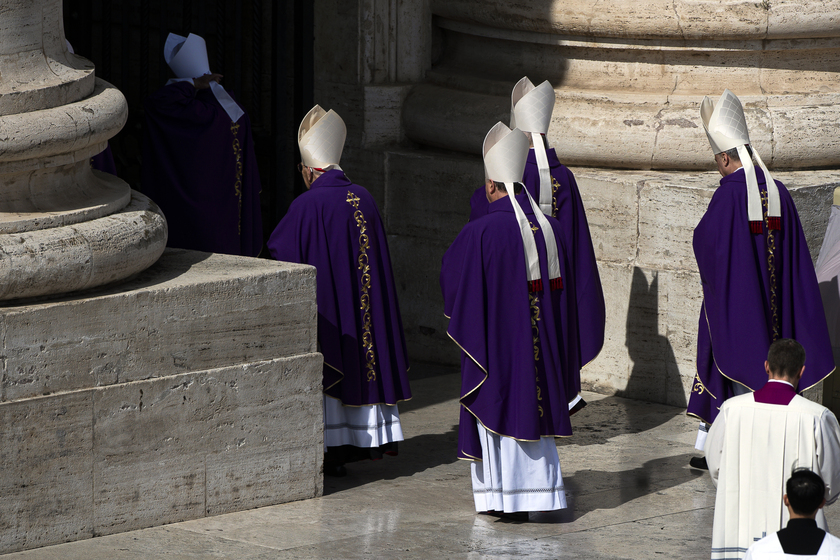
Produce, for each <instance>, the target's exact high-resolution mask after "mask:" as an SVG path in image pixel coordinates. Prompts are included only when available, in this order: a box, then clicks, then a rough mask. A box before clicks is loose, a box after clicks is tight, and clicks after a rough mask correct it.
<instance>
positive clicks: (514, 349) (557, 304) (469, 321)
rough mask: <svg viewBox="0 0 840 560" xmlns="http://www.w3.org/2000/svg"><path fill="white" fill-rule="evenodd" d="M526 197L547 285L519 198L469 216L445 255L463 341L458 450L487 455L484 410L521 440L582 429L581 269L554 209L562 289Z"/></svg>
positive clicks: (446, 287)
mask: <svg viewBox="0 0 840 560" xmlns="http://www.w3.org/2000/svg"><path fill="white" fill-rule="evenodd" d="M516 200H517V202H518V203H519V204H520V206H521V207H522V209H523V211H524V212H525V215H526V217H528V219H529V221H530V222H531V229H532V230H533V229H534V228H536V233H535V235H534V239H535V240H536V244H537V251H538V253H539V257H540V270H541V275H542V279H543V282H542V286H541V287H538V288H536V291H534V292H531V291H530V290H529V282H528V279H527V275H526V260H525V250H524V247H523V244H522V238H521V235H520V232H519V226H518V224H517V221H516V218H515V217H514V216H515V214H514V212H513V207H512V206H511V201H510V198H508V197H503V198H501V199H499V200H497V201H495V202H493V203H491V204H489V206H488V212H487V215H486V216H484V217H482V218H479V219H477V220H475V221H472V222H470V223H468V224H467V225H466V226H464V229H462V230H461V233H459V234H458V237H457V238H456V239H455V241H454V242H453V243H452V245H451V246H450V247H449V249H448V250H447V251H446V254H445V255H444V256H443V266H442V269H441V274H440V284H441V289H442V290H443V301H444V312H445V314H446V315H447V317H449V328H448V329H447V333H448V334H449V336H450V337H451V338H452V339H453V340H454V341H455V342H456V343H457V344H458V346H460V347H461V350H462V355H461V422H460V429H459V437H458V457H460V458H463V459H480V458H481V444H480V442H479V439H478V431H477V429H476V424H475V422H476V419H477V420H478V421H479V422H481V423H482V425H484V427H485V428H486V429H488V430H490V431H491V432H495V433H497V434H499V435H502V436H506V437H512V438H515V439H519V440H529V441H536V440H538V439H539V438H540V437H543V436H568V435H571V434H572V426H571V423H570V421H569V408H568V403H569V401H570V400H572V399H574V398H575V397H576V396H577V390H578V388H577V384H578V383H579V372H580V366H581V362H580V354H579V353H578V349H577V348H578V347H577V339H578V332H577V324H578V322H577V302H576V298H575V278H574V275H571V274H568V273H569V271H570V266H569V261H568V259H567V254H566V252H565V249H564V247H565V245H566V244H567V241H566V240H565V239H564V238H563V235H564V232H565V230H564V229H563V228H562V227H561V226H560V224H559V223H558V222H557V221H556V220H555V219H554V218H551V217H548V216H547V217H546V219H547V220H548V221H549V223H550V224H551V226H552V228H553V229H554V231H553V232H552V233H553V234H554V236H555V239H556V240H557V249H558V254H559V258H560V274H561V277H562V279H563V286H562V288H561V289H555V290H552V289H551V286H550V282H548V281H546V279H547V278H549V275H548V265H547V260H546V251H545V240H544V238H543V236H542V233H541V232H540V231H539V229H540V228H539V224H538V222H537V220H536V218H535V217H534V212H533V210H532V209H531V206H530V204H529V203H528V200H527V198H526V196H525V195H524V194H520V195H519V196H517V197H516Z"/></svg>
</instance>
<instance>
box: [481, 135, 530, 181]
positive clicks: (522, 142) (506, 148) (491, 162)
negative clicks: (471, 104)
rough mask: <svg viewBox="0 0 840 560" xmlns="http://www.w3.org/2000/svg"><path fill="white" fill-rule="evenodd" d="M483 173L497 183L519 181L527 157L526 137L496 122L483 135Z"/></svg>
mask: <svg viewBox="0 0 840 560" xmlns="http://www.w3.org/2000/svg"><path fill="white" fill-rule="evenodd" d="M482 153H483V154H484V173H485V175H486V177H487V178H488V179H491V180H493V181H496V182H497V183H521V182H522V173H524V171H525V160H527V159H528V137H527V136H525V135H524V134H523V133H522V131H521V130H519V129H516V128H515V129H513V130H511V129H509V128H508V127H506V126H505V125H504V124H503V123H500V122H499V123H496V126H494V127H493V128H491V129H490V131H489V132H488V133H487V136H485V137H484V146H483V148H482Z"/></svg>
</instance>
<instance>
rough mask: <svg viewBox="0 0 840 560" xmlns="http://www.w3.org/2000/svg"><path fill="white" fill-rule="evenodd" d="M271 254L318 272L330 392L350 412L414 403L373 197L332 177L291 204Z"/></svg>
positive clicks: (329, 173)
mask: <svg viewBox="0 0 840 560" xmlns="http://www.w3.org/2000/svg"><path fill="white" fill-rule="evenodd" d="M268 250H269V252H270V253H271V256H272V257H274V258H275V259H277V260H279V261H288V262H296V263H305V264H310V265H313V266H314V267H315V268H316V269H317V271H318V274H317V284H318V287H317V296H318V343H319V345H320V352H321V353H322V354H323V355H324V393H326V394H327V395H329V396H331V397H335V398H337V399H339V400H340V401H341V402H342V403H343V404H345V405H349V406H360V405H371V404H388V405H394V404H397V403H398V402H399V401H403V400H408V399H410V398H411V390H410V388H409V386H408V375H407V373H408V353H407V352H406V346H405V337H404V335H403V328H402V319H400V309H399V305H398V304H397V293H396V290H395V287H394V275H393V273H392V271H391V258H390V256H389V254H388V242H387V240H386V238H385V230H384V228H383V227H382V219H381V218H380V217H379V210H378V209H377V207H376V203H375V202H374V200H373V197H372V196H371V195H370V193H368V192H367V191H366V190H365V189H364V188H363V187H360V186H359V185H354V184H353V183H351V182H350V180H349V179H348V178H347V176H345V175H344V172H343V171H341V170H339V169H333V170H331V171H327V172H326V173H324V174H323V175H321V176H320V177H318V178H317V179H316V180H315V181H314V182H313V183H312V186H311V187H310V189H309V190H308V191H306V192H305V193H303V194H301V195H300V196H299V197H297V198H296V199H295V200H294V202H292V205H291V206H290V207H289V211H288V213H286V216H285V217H284V218H283V219H282V220H281V221H280V223H279V224H277V228H276V229H275V230H274V233H272V234H271V237H270V238H269V240H268Z"/></svg>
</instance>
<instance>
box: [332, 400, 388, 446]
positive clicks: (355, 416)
mask: <svg viewBox="0 0 840 560" xmlns="http://www.w3.org/2000/svg"><path fill="white" fill-rule="evenodd" d="M394 441H403V433H402V426H401V425H400V413H399V411H398V410H397V405H386V404H371V405H366V406H342V404H341V401H339V400H338V399H334V398H332V397H328V396H326V395H324V450H325V451H326V448H327V447H338V446H341V445H353V446H356V447H368V448H369V447H379V446H381V445H385V444H386V443H391V442H394Z"/></svg>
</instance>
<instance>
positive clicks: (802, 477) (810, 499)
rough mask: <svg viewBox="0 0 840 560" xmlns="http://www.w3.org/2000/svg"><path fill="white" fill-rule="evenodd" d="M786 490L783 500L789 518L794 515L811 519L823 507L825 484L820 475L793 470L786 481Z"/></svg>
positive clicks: (806, 470)
mask: <svg viewBox="0 0 840 560" xmlns="http://www.w3.org/2000/svg"><path fill="white" fill-rule="evenodd" d="M786 490H787V494H785V498H784V500H785V505H786V506H788V508H789V509H790V513H791V517H794V514H796V516H799V517H808V518H811V519H813V518H814V517H815V516H816V515H817V511H818V510H819V509H820V508H821V507H823V505H825V483H824V482H823V479H822V478H820V475H818V474H817V473H815V472H813V471H810V470H808V469H795V470H794V471H793V472H792V473H791V475H790V478H789V479H788V481H787V485H786Z"/></svg>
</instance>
